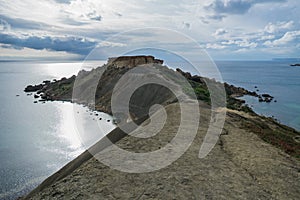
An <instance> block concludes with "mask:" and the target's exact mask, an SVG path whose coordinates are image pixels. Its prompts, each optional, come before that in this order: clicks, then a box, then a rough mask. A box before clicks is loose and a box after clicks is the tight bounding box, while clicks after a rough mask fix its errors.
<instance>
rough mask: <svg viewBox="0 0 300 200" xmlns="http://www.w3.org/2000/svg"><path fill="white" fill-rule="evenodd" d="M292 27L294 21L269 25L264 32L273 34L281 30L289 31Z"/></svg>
mask: <svg viewBox="0 0 300 200" xmlns="http://www.w3.org/2000/svg"><path fill="white" fill-rule="evenodd" d="M293 26H294V21H288V22H276V23H275V24H274V23H269V24H268V25H267V26H266V27H265V29H264V30H265V31H266V32H268V33H275V32H278V31H282V30H289V29H291V28H293Z"/></svg>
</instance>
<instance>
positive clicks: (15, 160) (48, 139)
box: [0, 61, 300, 199]
mask: <svg viewBox="0 0 300 200" xmlns="http://www.w3.org/2000/svg"><path fill="white" fill-rule="evenodd" d="M101 64H103V62H100V63H89V64H85V68H91V67H95V66H99V65H101ZM216 64H217V66H218V69H219V70H220V72H221V74H222V77H223V80H224V81H226V82H228V83H231V84H234V85H237V86H241V87H244V88H246V89H248V90H256V89H255V88H254V87H255V86H257V87H258V89H259V90H260V91H259V93H269V94H271V95H272V96H274V97H275V99H276V100H277V103H269V104H268V103H259V102H258V100H257V99H254V98H251V97H245V98H246V100H247V102H248V104H249V105H250V106H253V109H254V110H255V111H256V112H258V113H260V114H263V115H268V116H274V117H275V118H277V119H278V120H279V121H281V122H282V123H284V124H287V125H289V126H292V127H294V128H296V129H298V130H300V92H299V91H300V67H290V66H289V64H290V63H284V62H254V61H249V62H248V61H243V62H229V61H226V62H216ZM172 66H174V67H183V68H184V64H178V63H176V64H174V65H172ZM80 67H81V64H80V63H57V64H55V63H40V64H37V63H35V64H33V63H29V62H27V63H26V62H25V63H21V62H2V63H0V82H1V84H0V94H1V95H0V103H1V107H0V111H1V112H0V163H1V164H0V177H1V179H0V199H14V198H16V197H18V196H21V195H23V194H24V193H26V192H28V191H29V190H31V189H32V188H34V187H35V186H36V185H38V184H39V183H40V182H41V181H43V180H44V179H45V178H46V177H48V176H49V175H51V174H52V173H54V172H55V171H57V170H58V169H59V168H61V167H62V166H63V165H65V164H66V163H67V162H69V161H70V160H72V159H73V158H74V157H76V156H77V155H79V154H80V153H81V152H82V151H83V150H84V149H85V147H86V146H88V145H91V144H92V143H87V144H85V145H84V146H83V145H82V138H80V137H79V136H78V134H77V130H78V129H86V130H90V133H91V136H88V138H86V139H87V141H96V140H97V139H99V138H101V137H103V135H104V134H105V133H107V132H109V131H110V130H112V129H113V128H114V126H113V124H111V123H107V122H106V121H102V122H99V120H97V117H96V116H95V115H94V114H93V113H91V112H89V111H87V110H86V108H83V107H81V106H78V105H75V109H74V107H73V105H72V104H70V103H61V102H47V103H45V104H42V103H38V104H34V103H33V101H34V99H33V97H32V96H27V95H26V94H25V93H24V92H23V89H24V88H25V86H26V85H28V84H38V83H41V82H42V81H43V80H46V79H50V80H52V79H54V78H55V79H58V78H61V77H64V76H66V77H68V76H71V75H73V74H76V73H77V72H78V70H79V69H80ZM207 75H208V76H209V72H208V73H207ZM16 95H19V96H16ZM74 110H76V112H74ZM74 114H79V115H80V117H81V118H80V119H81V123H80V124H81V127H78V123H76V122H75V120H74ZM100 116H101V117H102V118H105V119H106V118H107V119H110V116H108V115H105V114H104V113H100V115H99V117H100ZM99 126H101V131H100V132H99ZM95 130H97V131H96V132H97V135H93V134H94V132H95ZM87 135H89V134H87Z"/></svg>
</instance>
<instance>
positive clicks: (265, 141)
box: [24, 56, 300, 199]
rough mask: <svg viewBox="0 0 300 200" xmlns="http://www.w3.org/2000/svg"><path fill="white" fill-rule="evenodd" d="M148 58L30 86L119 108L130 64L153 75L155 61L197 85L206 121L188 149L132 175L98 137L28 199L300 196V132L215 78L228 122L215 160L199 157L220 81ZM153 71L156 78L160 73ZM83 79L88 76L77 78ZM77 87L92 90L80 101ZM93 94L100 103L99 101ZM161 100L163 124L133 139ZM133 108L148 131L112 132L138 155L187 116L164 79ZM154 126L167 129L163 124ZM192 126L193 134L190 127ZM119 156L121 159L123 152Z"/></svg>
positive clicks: (46, 95) (173, 78) (171, 75)
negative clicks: (102, 155) (103, 158)
mask: <svg viewBox="0 0 300 200" xmlns="http://www.w3.org/2000/svg"><path fill="white" fill-rule="evenodd" d="M147 59H148V57H147V56H145V57H143V56H142V57H141V56H138V57H121V58H120V60H119V59H118V58H113V59H110V60H109V62H108V63H107V64H106V65H104V66H102V67H99V68H96V69H93V70H91V71H81V72H79V74H78V75H77V76H72V77H71V78H63V79H61V80H57V81H52V82H49V81H46V82H44V83H42V84H40V85H36V86H28V87H27V88H26V89H25V91H28V92H36V95H39V96H40V97H41V98H42V99H44V100H51V101H53V100H64V101H65V100H66V101H73V102H76V103H82V104H85V105H88V106H90V107H91V108H93V109H96V110H99V111H104V112H107V113H112V111H111V107H110V106H111V96H112V93H113V89H114V86H115V85H116V83H117V82H118V81H119V80H121V77H122V76H123V75H124V74H126V72H128V71H129V70H130V69H132V68H134V67H136V66H145V68H144V70H146V71H145V72H149V74H151V72H152V71H151V68H150V67H149V68H147V66H151V67H154V68H155V69H156V70H158V71H163V72H164V73H165V74H166V75H167V79H168V81H169V82H170V83H172V84H173V83H174V85H175V83H180V81H178V80H179V77H181V76H179V75H183V76H184V77H185V79H186V80H187V81H188V83H189V84H190V85H191V86H192V89H193V91H194V93H195V95H196V99H197V101H198V102H199V109H200V113H201V115H200V120H199V123H200V124H201V125H200V126H199V128H198V131H197V135H196V137H195V140H194V142H193V143H192V145H191V146H190V147H189V149H188V150H187V152H186V153H184V154H183V156H182V157H180V158H179V159H178V160H176V161H175V162H174V163H172V164H171V165H169V166H167V167H166V168H163V169H160V170H157V171H153V172H149V173H141V174H136V173H125V172H120V171H117V170H115V169H112V168H110V167H108V166H106V165H104V164H102V163H101V162H99V161H98V160H96V159H95V158H94V157H93V155H92V154H91V153H90V152H93V153H97V152H100V151H101V150H103V149H106V148H109V145H107V143H106V142H105V141H104V140H100V141H98V142H97V141H95V142H96V143H95V145H93V146H92V147H91V148H90V149H89V151H85V152H84V153H83V154H81V155H80V156H79V157H78V158H76V159H74V160H73V161H72V162H70V163H69V164H67V165H66V166H65V167H63V168H62V169H61V170H59V171H58V172H57V173H55V174H54V175H52V176H50V177H49V178H48V179H46V180H45V181H44V182H43V183H42V184H41V185H39V186H38V187H37V188H36V189H35V190H33V191H32V192H31V193H29V194H28V195H27V196H26V197H24V198H25V199H299V194H300V174H299V173H300V161H299V158H300V143H299V140H298V139H299V136H300V133H299V132H297V131H296V130H294V129H292V128H289V127H287V126H285V125H282V124H280V123H278V122H276V121H275V120H273V119H272V118H268V117H263V116H259V115H257V114H256V113H254V112H253V111H252V110H251V109H250V108H249V107H247V106H246V105H245V104H244V102H243V101H242V100H239V99H237V97H240V96H243V95H251V96H255V97H257V98H259V95H258V94H257V93H255V92H251V91H248V90H246V89H243V88H240V87H235V86H233V85H229V84H227V83H218V82H214V83H215V87H216V88H219V87H220V86H222V85H223V86H224V88H225V91H226V98H227V108H222V109H226V111H227V114H226V121H225V125H224V128H223V132H222V134H221V136H220V137H219V139H218V144H217V145H216V146H215V147H214V148H213V150H212V151H211V153H210V154H209V155H208V156H207V157H205V158H203V159H199V157H198V156H199V148H200V146H201V144H202V142H203V140H204V138H205V135H206V133H207V130H208V126H209V124H210V122H211V113H212V110H211V99H210V93H209V91H208V88H207V85H206V84H207V83H208V82H209V81H214V80H211V79H208V78H205V77H200V76H198V75H191V74H190V73H188V72H183V71H182V70H181V69H177V70H176V71H174V70H172V69H169V68H167V67H166V66H163V65H162V63H163V62H162V61H157V59H155V58H154V57H153V58H150V60H147ZM141 60H143V61H141ZM127 65H128V66H127ZM148 70H149V71H148ZM99 73H100V74H102V76H101V79H100V80H99V84H97V85H93V84H92V83H93V82H94V80H95V79H97V75H99ZM139 73H140V72H139V71H137V72H135V73H133V74H132V75H131V76H129V77H128V78H127V79H125V80H123V81H124V82H122V83H123V84H124V85H127V84H129V83H131V82H134V81H136V79H139V78H140V76H139ZM146 74H147V73H146ZM151 76H154V78H155V74H151ZM78 77H79V80H80V81H79V82H76V78H78ZM75 82H76V83H75ZM88 86H89V87H88ZM172 86H173V85H172ZM74 87H78V88H79V89H80V88H85V90H80V91H82V92H81V93H80V94H78V95H77V96H76V99H74V98H72V93H73V89H74ZM174 87H175V86H174ZM220 88H221V87H220ZM89 90H95V91H96V93H95V94H94V96H89V94H90V91H89ZM190 92H191V91H189V90H186V91H185V90H182V95H181V96H180V98H184V97H187V96H188V95H189V93H190ZM92 98H93V99H95V101H91V99H92ZM261 98H271V95H268V94H263V95H261ZM93 103H94V104H93ZM187 103H188V102H187ZM155 104H160V105H162V106H163V107H164V108H165V111H166V113H167V115H168V117H167V120H166V123H165V124H164V126H163V128H162V129H161V130H160V131H159V132H158V133H157V134H156V135H155V136H153V137H149V138H147V139H140V138H136V137H132V135H135V134H147V133H151V131H152V130H150V129H147V124H149V123H150V120H151V119H156V118H158V116H159V115H158V112H159V111H160V110H158V111H156V112H154V113H152V114H151V119H150V118H149V117H150V116H149V109H150V107H151V106H152V105H155ZM129 107H130V108H129V111H130V114H132V117H133V119H134V121H135V122H136V123H137V124H140V125H142V127H145V129H134V130H132V133H130V135H128V134H126V133H124V132H123V131H122V130H121V129H120V128H116V129H115V130H113V131H112V132H110V133H109V134H108V135H107V138H108V139H109V140H110V141H111V142H113V143H114V144H116V145H117V146H119V147H120V148H122V149H125V150H128V151H132V152H137V153H144V152H150V151H156V150H158V149H161V148H162V147H164V146H165V145H166V144H168V143H169V142H170V140H171V139H172V138H173V137H175V136H176V133H177V130H178V129H179V125H180V117H179V116H180V115H181V113H180V108H179V104H178V99H177V98H176V96H174V94H173V93H172V92H170V91H169V90H168V89H166V88H165V87H162V86H159V85H156V84H149V85H145V86H143V87H141V88H140V89H139V90H137V92H136V93H134V94H133V96H132V98H131V99H130V104H129ZM192 112H194V110H191V111H190V113H192ZM189 120H190V121H193V120H196V119H193V118H189ZM129 123H130V122H129ZM154 123H157V126H158V127H159V126H160V124H161V121H159V120H158V121H157V120H156V121H154ZM185 128H186V132H187V133H188V132H189V128H190V127H185ZM139 131H143V132H142V133H140V132H139ZM182 140H184V138H182ZM111 156H112V157H116V158H118V157H120V155H119V154H118V152H115V153H112V154H111ZM107 159H111V157H110V158H107ZM123 162H126V160H120V164H122V163H123Z"/></svg>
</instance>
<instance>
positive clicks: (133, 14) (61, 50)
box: [0, 0, 300, 60]
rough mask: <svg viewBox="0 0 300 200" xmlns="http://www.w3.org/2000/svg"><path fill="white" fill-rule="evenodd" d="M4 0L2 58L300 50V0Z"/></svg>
mask: <svg viewBox="0 0 300 200" xmlns="http://www.w3.org/2000/svg"><path fill="white" fill-rule="evenodd" d="M0 5H1V6H0V60H15V59H21V60H22V59H29V60H30V59H41V60H78V59H84V58H86V57H87V56H88V55H89V53H90V52H91V51H93V50H94V49H98V50H100V51H98V52H99V55H98V56H97V59H106V57H108V56H111V55H114V54H117V53H119V52H124V51H131V50H134V49H136V48H143V47H144V48H148V47H152V48H159V49H165V50H166V51H171V52H176V54H179V55H181V54H185V55H187V54H189V56H190V58H192V59H197V55H198V53H199V49H201V51H206V52H207V53H208V54H209V56H210V57H212V58H213V59H215V60H269V59H272V58H299V57H300V18H299V13H300V3H299V0H126V1H124V0H14V1H11V0H0ZM195 43H197V45H195ZM196 46H197V47H196ZM116 49H119V50H120V51H117V50H116ZM107 52H110V53H107ZM95 59H96V58H95Z"/></svg>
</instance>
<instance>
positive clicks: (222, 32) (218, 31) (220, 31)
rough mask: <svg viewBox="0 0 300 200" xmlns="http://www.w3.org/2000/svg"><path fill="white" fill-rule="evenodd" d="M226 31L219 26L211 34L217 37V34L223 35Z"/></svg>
mask: <svg viewBox="0 0 300 200" xmlns="http://www.w3.org/2000/svg"><path fill="white" fill-rule="evenodd" d="M226 33H228V31H226V30H225V29H223V28H219V29H217V30H216V32H215V33H214V34H213V36H215V37H219V36H222V35H225V34H226Z"/></svg>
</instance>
